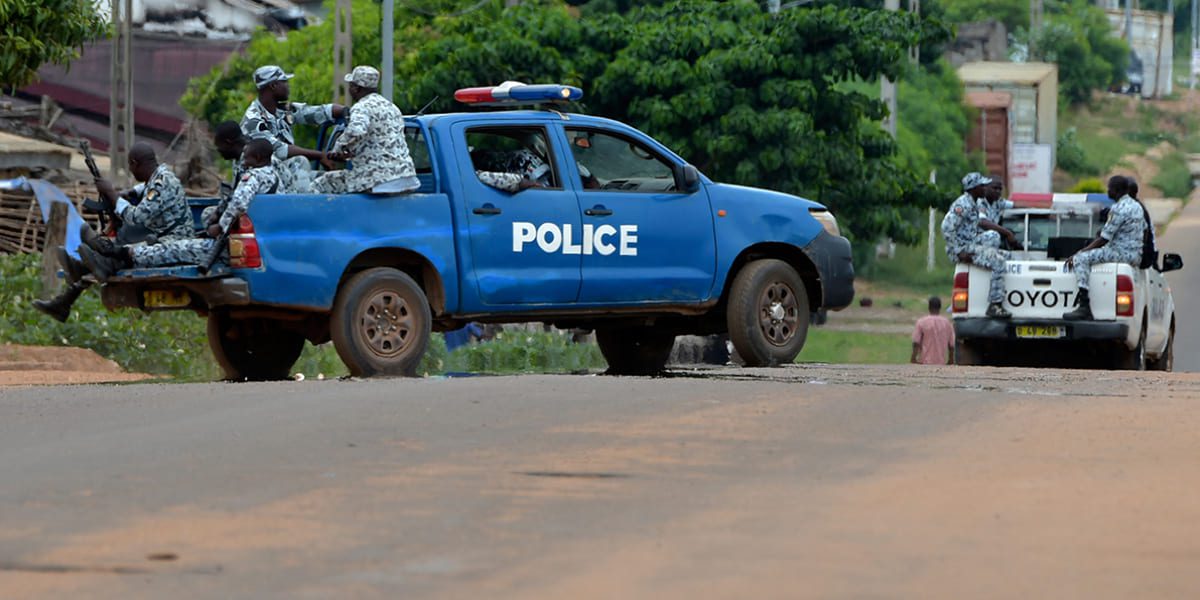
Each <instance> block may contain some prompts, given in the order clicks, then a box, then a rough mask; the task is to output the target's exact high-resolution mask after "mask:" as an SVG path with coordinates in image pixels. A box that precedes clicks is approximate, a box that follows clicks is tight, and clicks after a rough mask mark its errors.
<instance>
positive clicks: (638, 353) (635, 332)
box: [596, 327, 675, 375]
mask: <svg viewBox="0 0 1200 600" xmlns="http://www.w3.org/2000/svg"><path fill="white" fill-rule="evenodd" d="M596 344H598V345H599V346H600V353H601V354H603V355H604V360H606V361H608V371H607V373H608V374H609V375H654V374H656V373H661V372H662V370H663V369H664V368H666V366H667V359H668V358H670V356H671V348H672V347H673V346H674V345H675V336H674V335H671V334H669V333H663V332H661V331H656V330H655V329H654V328H652V327H597V328H596Z"/></svg>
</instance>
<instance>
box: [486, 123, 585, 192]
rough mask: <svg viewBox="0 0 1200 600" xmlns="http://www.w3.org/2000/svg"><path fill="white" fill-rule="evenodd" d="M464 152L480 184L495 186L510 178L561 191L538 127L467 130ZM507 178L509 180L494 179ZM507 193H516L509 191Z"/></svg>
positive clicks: (544, 134)
mask: <svg viewBox="0 0 1200 600" xmlns="http://www.w3.org/2000/svg"><path fill="white" fill-rule="evenodd" d="M467 148H468V149H469V151H470V153H471V163H472V165H473V166H474V168H475V172H476V174H477V175H478V176H479V180H480V181H481V182H483V183H485V184H487V185H492V186H496V183H495V182H496V181H497V180H511V179H515V178H514V177H511V176H513V175H515V176H517V177H519V178H524V179H528V180H529V181H531V182H534V183H536V184H537V186H535V187H544V188H559V189H561V188H562V181H561V180H560V179H559V177H558V173H557V172H556V171H555V169H554V160H553V158H552V156H551V152H550V143H549V141H548V139H547V138H546V130H545V129H543V128H541V127H480V128H474V129H468V130H467ZM497 174H508V175H509V176H510V177H497ZM507 191H516V190H512V189H509V190H507Z"/></svg>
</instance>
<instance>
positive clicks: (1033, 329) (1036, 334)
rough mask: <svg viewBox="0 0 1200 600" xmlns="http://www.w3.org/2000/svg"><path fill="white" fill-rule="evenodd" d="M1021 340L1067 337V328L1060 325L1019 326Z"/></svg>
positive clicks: (1018, 332) (1018, 333)
mask: <svg viewBox="0 0 1200 600" xmlns="http://www.w3.org/2000/svg"><path fill="white" fill-rule="evenodd" d="M1017 337H1019V338H1050V339H1057V338H1063V337H1067V328H1066V327H1062V326H1059V325H1017Z"/></svg>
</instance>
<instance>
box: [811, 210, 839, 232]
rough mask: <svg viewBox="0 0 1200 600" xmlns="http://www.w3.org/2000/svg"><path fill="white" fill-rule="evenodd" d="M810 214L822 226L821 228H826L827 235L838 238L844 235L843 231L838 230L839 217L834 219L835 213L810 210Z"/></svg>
mask: <svg viewBox="0 0 1200 600" xmlns="http://www.w3.org/2000/svg"><path fill="white" fill-rule="evenodd" d="M808 212H809V214H811V215H812V216H813V218H814V219H816V220H817V222H818V223H820V224H821V227H824V228H825V233H828V234H829V235H836V236H841V235H842V230H841V229H839V228H838V223H837V217H834V216H833V213H831V212H829V210H828V209H825V208H810V209H808Z"/></svg>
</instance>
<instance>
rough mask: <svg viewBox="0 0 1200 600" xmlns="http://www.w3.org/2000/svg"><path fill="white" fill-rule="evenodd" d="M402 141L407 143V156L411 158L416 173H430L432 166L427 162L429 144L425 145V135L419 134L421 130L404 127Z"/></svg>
mask: <svg viewBox="0 0 1200 600" xmlns="http://www.w3.org/2000/svg"><path fill="white" fill-rule="evenodd" d="M404 141H405V142H407V143H408V155H409V156H410V157H412V161H413V166H414V167H416V168H417V173H418V174H420V173H432V172H433V164H432V163H431V162H430V160H429V144H427V143H425V135H424V134H423V133H421V128H420V127H411V126H410V127H405V128H404Z"/></svg>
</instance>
